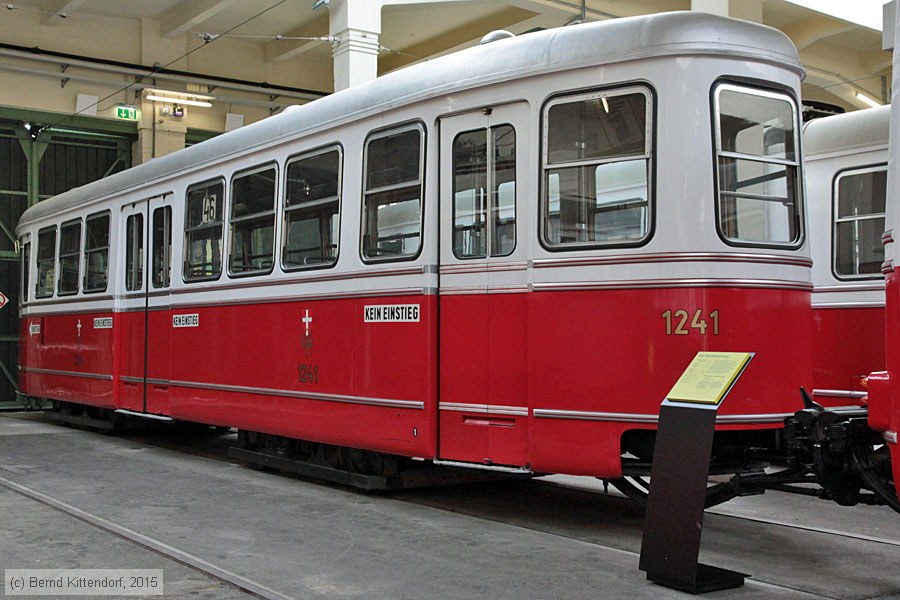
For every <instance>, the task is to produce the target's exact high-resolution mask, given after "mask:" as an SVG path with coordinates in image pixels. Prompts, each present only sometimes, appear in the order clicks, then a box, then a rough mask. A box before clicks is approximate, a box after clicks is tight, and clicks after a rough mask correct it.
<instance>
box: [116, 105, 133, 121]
mask: <svg viewBox="0 0 900 600" xmlns="http://www.w3.org/2000/svg"><path fill="white" fill-rule="evenodd" d="M116 118H117V119H128V120H129V121H136V120H137V107H136V106H117V107H116Z"/></svg>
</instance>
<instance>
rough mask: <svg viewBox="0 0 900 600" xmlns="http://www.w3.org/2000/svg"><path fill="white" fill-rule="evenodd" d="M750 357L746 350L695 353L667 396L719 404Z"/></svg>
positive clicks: (679, 400)
mask: <svg viewBox="0 0 900 600" xmlns="http://www.w3.org/2000/svg"><path fill="white" fill-rule="evenodd" d="M752 357H753V355H752V354H751V353H749V352H698V353H697V356H695V357H694V360H692V361H691V364H689V365H688V368H687V369H685V371H684V373H682V374H681V377H680V378H679V379H678V381H677V382H676V383H675V386H674V387H673V388H672V390H671V391H670V392H669V393H668V395H667V396H666V399H667V400H669V401H671V402H687V403H694V404H716V405H718V404H719V403H720V402H722V399H723V398H724V397H725V394H727V393H728V390H730V389H731V386H732V385H734V382H735V381H736V380H737V378H738V377H739V376H740V374H741V372H742V371H743V370H744V367H746V366H747V363H749V362H750V359H751V358H752Z"/></svg>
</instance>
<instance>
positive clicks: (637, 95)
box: [542, 88, 652, 247]
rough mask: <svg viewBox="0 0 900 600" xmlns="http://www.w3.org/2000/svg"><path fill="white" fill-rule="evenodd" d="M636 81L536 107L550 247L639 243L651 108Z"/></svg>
mask: <svg viewBox="0 0 900 600" xmlns="http://www.w3.org/2000/svg"><path fill="white" fill-rule="evenodd" d="M650 98H651V96H650V92H649V91H648V90H646V89H643V88H627V89H622V90H614V91H607V92H602V93H593V94H588V95H583V96H577V97H574V98H573V97H565V98H559V99H556V100H553V101H551V102H550V103H548V105H547V106H546V107H545V109H544V186H543V187H544V195H543V209H542V215H543V237H544V241H545V242H546V243H547V244H548V245H550V246H561V247H567V246H575V247H584V246H598V245H621V244H635V243H640V242H641V241H643V240H644V239H646V237H647V236H648V235H649V232H650V211H649V208H650V165H651V158H652V139H651V137H650V136H649V135H648V131H650V130H651V121H652V119H651V115H652V107H651V102H650Z"/></svg>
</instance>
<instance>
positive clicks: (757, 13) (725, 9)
mask: <svg viewBox="0 0 900 600" xmlns="http://www.w3.org/2000/svg"><path fill="white" fill-rule="evenodd" d="M691 10H693V11H697V12H706V13H711V14H714V15H719V16H720V17H734V18H735V19H743V20H744V21H751V22H753V23H762V22H763V20H762V17H763V15H762V0H741V1H740V2H738V1H737V0H691Z"/></svg>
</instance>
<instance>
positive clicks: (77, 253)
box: [56, 217, 84, 297]
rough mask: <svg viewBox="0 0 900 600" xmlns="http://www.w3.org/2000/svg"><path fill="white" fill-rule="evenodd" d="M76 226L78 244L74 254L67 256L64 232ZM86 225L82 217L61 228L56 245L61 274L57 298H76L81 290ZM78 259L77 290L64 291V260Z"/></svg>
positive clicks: (58, 279)
mask: <svg viewBox="0 0 900 600" xmlns="http://www.w3.org/2000/svg"><path fill="white" fill-rule="evenodd" d="M74 226H78V243H77V244H76V245H75V251H74V252H68V253H67V254H63V232H64V231H65V230H67V229H70V228H72V227H74ZM83 235H84V224H83V223H82V221H81V217H78V218H77V219H71V220H69V221H66V222H64V223H62V224H61V225H60V226H59V240H58V242H57V244H56V252H57V257H56V258H57V264H58V265H59V272H58V273H57V274H56V295H57V296H60V297H61V296H75V295H76V294H78V292H79V291H80V290H81V255H82V251H81V250H82V245H83V243H84V238H83V237H82V236H83ZM73 256H74V257H77V259H76V260H77V264H78V266H77V267H76V269H75V289H74V290H73V289H66V290H63V289H62V284H63V259H64V258H69V259H71V258H72V257H73Z"/></svg>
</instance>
